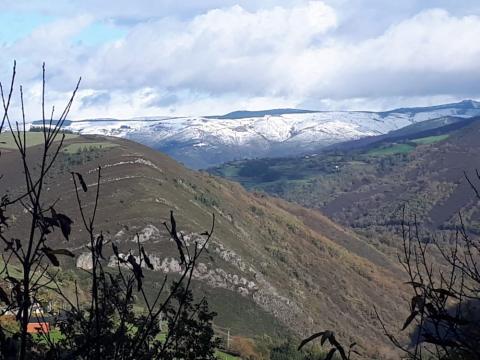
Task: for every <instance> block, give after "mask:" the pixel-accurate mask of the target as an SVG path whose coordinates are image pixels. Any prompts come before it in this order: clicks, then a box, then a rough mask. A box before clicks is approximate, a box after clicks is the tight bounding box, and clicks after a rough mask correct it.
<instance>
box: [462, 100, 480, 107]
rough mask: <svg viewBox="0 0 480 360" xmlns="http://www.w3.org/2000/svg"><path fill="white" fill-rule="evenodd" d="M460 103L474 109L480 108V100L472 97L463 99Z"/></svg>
mask: <svg viewBox="0 0 480 360" xmlns="http://www.w3.org/2000/svg"><path fill="white" fill-rule="evenodd" d="M460 104H462V105H463V106H466V107H470V108H474V109H478V108H480V102H478V101H475V100H471V99H467V100H463V101H461V102H460Z"/></svg>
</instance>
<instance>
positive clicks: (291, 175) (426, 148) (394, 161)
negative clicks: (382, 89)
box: [213, 122, 480, 244]
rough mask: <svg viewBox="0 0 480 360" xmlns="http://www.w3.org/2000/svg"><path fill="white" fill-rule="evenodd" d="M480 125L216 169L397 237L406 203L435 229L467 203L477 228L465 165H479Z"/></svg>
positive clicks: (375, 234) (366, 228)
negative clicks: (395, 231)
mask: <svg viewBox="0 0 480 360" xmlns="http://www.w3.org/2000/svg"><path fill="white" fill-rule="evenodd" d="M479 129H480V125H479V124H478V122H473V123H472V124H471V125H469V126H468V127H465V128H462V129H460V130H455V131H452V132H451V133H448V134H442V135H437V136H428V137H424V138H419V139H414V140H404V141H403V142H395V143H388V142H383V143H380V144H375V145H374V147H373V148H372V146H367V147H364V148H362V149H355V150H343V151H336V152H329V153H322V154H319V155H317V156H306V157H303V158H291V159H288V158H286V159H268V160H255V161H253V160H252V161H243V162H236V163H229V164H226V165H225V166H223V167H220V168H217V169H214V170H213V172H214V173H215V174H219V175H223V176H225V177H228V178H230V179H233V180H237V181H240V182H241V183H243V184H244V185H245V186H247V187H249V188H252V189H259V190H262V191H266V192H267V193H270V194H274V195H277V196H280V197H283V198H285V199H288V200H291V201H295V202H298V203H300V204H302V205H305V206H308V207H311V208H318V209H321V210H322V211H323V212H325V213H326V214H328V215H329V216H331V217H332V218H334V219H336V220H337V221H340V222H342V223H344V224H347V225H349V226H353V227H354V228H356V229H357V230H360V231H361V232H362V233H363V234H367V235H369V236H371V237H372V238H376V239H379V238H380V239H381V241H382V242H384V243H387V244H392V241H394V240H392V238H391V233H390V230H391V228H390V225H391V224H394V223H398V221H399V219H400V217H401V212H400V209H401V207H402V205H403V204H406V205H407V210H408V214H414V213H415V214H417V215H418V217H419V219H420V220H421V221H422V222H425V223H426V224H428V225H429V226H432V227H433V228H438V227H443V228H445V227H447V228H448V227H449V226H452V224H454V223H455V222H456V215H457V214H458V211H459V210H462V212H463V213H464V215H465V217H466V218H467V219H468V222H469V224H470V225H471V229H472V230H475V227H476V225H477V224H478V223H479V214H476V212H475V211H474V210H473V208H472V205H473V201H472V193H471V191H470V190H469V189H468V184H467V182H466V181H465V179H464V177H463V171H464V170H465V171H467V172H471V171H472V170H473V169H475V168H478V161H477V160H476V156H475V154H476V153H477V152H478V146H479V144H478V141H477V140H475V139H478V135H479ZM379 232H380V233H382V234H383V235H381V236H378V233H379Z"/></svg>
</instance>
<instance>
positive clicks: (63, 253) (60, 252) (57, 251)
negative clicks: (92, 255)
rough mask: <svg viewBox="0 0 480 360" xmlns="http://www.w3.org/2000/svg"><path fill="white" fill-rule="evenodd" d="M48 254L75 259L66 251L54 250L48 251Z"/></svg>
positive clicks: (72, 254) (73, 255)
mask: <svg viewBox="0 0 480 360" xmlns="http://www.w3.org/2000/svg"><path fill="white" fill-rule="evenodd" d="M49 252H50V254H54V255H65V256H70V257H72V258H73V257H75V254H74V253H72V252H71V251H70V250H67V249H56V250H52V249H50V250H49Z"/></svg>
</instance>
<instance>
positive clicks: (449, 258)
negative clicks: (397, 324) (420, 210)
mask: <svg viewBox="0 0 480 360" xmlns="http://www.w3.org/2000/svg"><path fill="white" fill-rule="evenodd" d="M465 177H466V179H467V181H468V182H469V183H470V185H471V187H472V189H473V190H474V192H475V195H476V197H477V198H478V199H480V194H479V192H478V191H477V186H476V185H475V184H474V182H473V181H472V180H471V179H470V178H469V177H468V176H467V175H466V174H465ZM476 178H477V179H476V180H480V175H479V173H478V172H477V173H476ZM458 218H459V225H458V227H457V230H456V231H455V232H454V233H453V234H451V236H450V239H448V240H451V241H445V240H446V239H445V237H442V238H438V237H437V236H435V235H433V234H426V235H425V234H422V231H421V229H420V228H419V225H418V222H417V220H416V218H414V219H412V221H410V222H408V221H406V219H405V215H404V216H403V221H402V238H403V253H402V254H401V256H399V260H400V263H401V265H402V266H403V268H404V270H405V272H406V273H407V275H408V277H409V281H408V282H407V284H408V285H409V286H410V288H411V289H412V293H413V296H412V298H411V301H410V306H409V307H410V315H409V316H408V318H407V319H406V320H405V322H404V324H403V326H402V331H404V330H407V329H411V328H412V326H414V328H413V332H412V334H411V341H410V342H409V343H407V344H405V343H404V342H403V343H402V342H401V341H400V340H399V339H398V337H397V336H395V335H394V334H393V333H392V332H391V330H388V329H387V328H386V326H385V324H384V323H383V322H382V321H381V324H382V327H383V330H384V332H385V334H386V335H387V336H388V338H389V339H390V340H391V342H392V343H393V344H394V345H395V346H396V347H397V348H399V349H400V350H401V351H403V352H404V354H405V355H406V356H407V357H408V358H411V359H426V358H433V359H468V360H470V359H479V358H480V326H479V321H480V308H479V306H480V267H479V265H480V264H479V261H480V241H479V239H478V238H475V237H473V236H472V235H470V234H469V233H468V232H467V230H466V226H465V224H464V221H463V218H462V216H461V214H459V215H458ZM377 316H378V318H379V319H380V320H381V318H380V315H379V314H378V312H377Z"/></svg>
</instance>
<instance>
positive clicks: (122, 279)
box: [0, 64, 217, 360]
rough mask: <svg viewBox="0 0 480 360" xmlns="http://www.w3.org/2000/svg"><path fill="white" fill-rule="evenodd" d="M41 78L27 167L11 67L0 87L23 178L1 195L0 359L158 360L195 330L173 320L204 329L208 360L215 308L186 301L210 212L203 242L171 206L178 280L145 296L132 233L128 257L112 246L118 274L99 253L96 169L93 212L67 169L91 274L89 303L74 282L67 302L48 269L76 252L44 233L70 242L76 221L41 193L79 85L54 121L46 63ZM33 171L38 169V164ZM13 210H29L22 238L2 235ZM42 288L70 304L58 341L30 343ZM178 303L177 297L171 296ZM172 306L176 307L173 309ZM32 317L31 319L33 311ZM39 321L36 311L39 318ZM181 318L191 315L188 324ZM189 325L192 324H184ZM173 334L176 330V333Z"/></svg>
mask: <svg viewBox="0 0 480 360" xmlns="http://www.w3.org/2000/svg"><path fill="white" fill-rule="evenodd" d="M42 74H43V77H42V80H43V81H42V85H43V86H42V129H41V133H42V134H43V142H42V145H41V149H42V150H41V157H40V163H39V164H32V160H31V159H30V156H29V155H30V153H29V149H28V146H27V145H28V144H27V141H28V137H27V132H26V120H25V107H24V100H23V90H22V87H21V86H20V88H19V93H20V107H21V114H22V120H21V122H20V123H18V122H13V121H12V120H11V118H10V115H9V108H10V104H11V99H12V95H13V93H14V85H15V75H16V66H15V64H14V67H13V73H12V78H11V83H10V88H9V91H8V93H4V88H3V86H2V84H1V83H0V90H1V97H2V103H3V109H4V115H3V119H2V122H1V124H0V133H1V132H2V130H3V129H4V127H5V125H6V126H7V127H8V131H9V132H10V134H11V136H12V138H13V141H14V142H15V145H16V149H17V150H18V153H19V155H20V162H21V166H22V169H23V174H24V179H23V183H24V191H23V192H22V193H21V194H19V195H18V196H16V197H15V198H12V199H11V198H10V197H9V196H7V195H4V196H3V197H2V198H1V202H0V239H1V241H2V242H3V245H4V246H5V250H4V251H3V253H2V259H3V267H2V269H1V271H0V280H1V283H2V284H3V285H2V287H0V302H1V303H3V304H4V305H5V306H4V307H3V309H2V314H6V313H14V314H15V320H16V322H17V323H18V331H12V330H11V329H8V328H6V327H5V326H2V325H1V324H0V347H1V352H0V353H1V354H0V358H5V359H20V360H24V359H27V358H28V359H31V358H46V357H48V358H49V359H56V358H58V359H64V358H68V359H162V358H165V357H166V355H167V354H168V353H175V349H176V348H177V347H179V346H180V344H182V342H183V343H184V341H185V339H181V338H179V337H180V336H182V334H190V335H191V334H195V332H193V331H190V332H188V331H187V332H185V331H183V332H180V331H177V326H182V327H188V326H201V327H202V329H204V333H202V335H205V332H206V334H207V335H205V337H204V339H203V340H204V343H203V345H202V351H203V353H202V352H201V351H200V349H195V350H198V351H199V354H200V353H202V354H203V355H202V356H203V358H204V359H213V356H214V355H213V351H214V348H215V346H216V345H217V340H216V338H215V336H214V334H213V331H211V327H212V323H211V320H212V318H213V316H214V315H215V314H214V313H211V312H209V310H208V304H207V303H206V300H205V299H202V301H201V302H200V303H198V304H192V301H193V299H192V297H191V290H190V287H191V282H192V276H193V272H194V269H195V266H196V264H197V261H198V259H199V257H200V255H201V254H202V252H203V251H204V250H205V248H206V246H207V244H208V242H209V240H210V238H211V236H212V234H213V230H214V224H215V221H214V220H215V218H214V217H213V220H212V226H211V229H210V230H208V231H205V232H203V233H202V235H201V236H202V239H201V241H199V242H196V243H195V244H193V245H190V246H189V245H188V244H187V242H186V241H185V239H184V238H183V235H182V233H181V232H179V231H178V229H177V224H176V221H175V217H174V214H173V212H171V214H170V221H169V223H166V222H165V223H164V226H165V228H166V229H167V230H168V233H169V236H170V237H171V238H172V239H173V240H174V242H175V243H176V246H177V248H178V256H179V259H180V263H181V266H182V273H181V275H180V278H179V279H177V281H176V282H174V283H173V285H172V286H171V287H169V286H168V281H167V277H164V279H163V283H162V285H161V287H160V289H159V290H158V292H157V293H156V295H155V296H153V298H152V297H149V296H147V294H146V292H145V291H144V287H143V282H144V274H143V268H144V267H147V268H150V269H153V266H152V263H151V261H150V259H149V257H148V255H147V253H146V251H145V249H144V248H143V246H142V245H141V243H140V241H139V239H138V236H137V248H136V249H131V250H130V251H129V252H128V253H127V254H122V253H120V251H119V249H118V248H117V246H116V245H115V243H113V242H112V243H111V247H112V251H113V253H114V256H115V259H116V269H115V271H113V270H109V269H107V264H108V262H107V259H106V257H105V256H104V251H105V250H104V248H105V245H106V241H105V240H104V237H103V234H102V232H101V231H99V229H97V228H96V226H95V220H96V215H97V209H98V206H99V203H100V200H101V184H102V182H101V179H102V176H101V174H102V173H101V168H98V171H97V175H98V176H97V182H96V191H95V192H94V194H93V197H94V205H93V207H92V208H91V209H87V208H86V207H85V206H84V197H86V196H88V195H89V194H90V193H88V190H89V189H88V187H87V185H86V184H85V181H84V179H83V176H82V175H81V174H80V173H76V172H75V173H72V182H73V188H74V191H75V195H76V201H77V205H78V209H79V211H80V215H81V222H82V224H83V228H84V229H85V230H86V232H87V234H88V239H89V245H88V249H89V252H90V258H91V270H89V271H87V272H88V275H89V281H90V291H89V301H88V303H85V302H82V301H80V300H79V296H78V293H79V289H78V284H77V283H75V293H76V299H75V300H73V301H72V300H71V299H70V298H69V297H68V296H67V295H66V294H65V291H64V289H63V288H62V285H61V283H60V282H59V281H58V277H57V275H58V271H55V270H53V271H52V269H55V268H58V266H59V265H60V261H59V257H61V256H67V257H74V256H75V255H74V254H73V253H72V252H71V251H70V250H68V249H59V248H56V247H55V245H56V244H55V243H54V242H53V240H52V239H51V234H53V233H54V232H55V231H57V232H58V231H60V232H61V233H62V235H63V237H64V238H65V239H66V240H68V239H69V238H70V237H71V236H72V234H71V231H72V228H71V226H72V223H73V220H72V219H71V218H70V217H69V216H67V215H66V214H63V213H62V212H61V211H60V209H58V208H57V204H56V203H55V202H54V203H48V201H47V200H46V199H45V196H44V188H45V184H46V179H47V175H48V174H49V172H50V171H51V169H52V167H53V165H54V163H55V161H56V159H57V157H58V155H59V153H60V150H61V149H62V146H63V143H64V140H65V134H63V133H62V131H61V129H62V126H63V124H64V122H65V120H66V119H67V116H68V114H69V111H70V108H71V106H72V103H73V101H74V98H75V95H76V93H77V90H78V88H79V85H80V79H79V81H78V82H77V84H76V86H75V88H74V91H73V92H72V95H71V97H70V99H69V100H68V101H67V104H66V106H65V108H64V109H63V111H62V112H61V114H60V116H59V117H58V118H57V119H56V120H54V115H55V109H54V108H52V110H51V113H50V114H51V115H50V117H49V118H47V117H46V115H45V65H43V72H42ZM37 166H38V168H39V170H35V169H34V168H35V167H37ZM13 206H21V207H23V209H25V212H26V213H27V214H28V219H29V226H28V227H25V228H24V229H23V230H24V232H25V233H24V234H23V235H22V236H16V237H11V236H10V235H9V216H8V215H9V211H10V209H11V207H13ZM12 267H18V268H19V269H20V271H21V277H18V276H17V277H16V276H13V275H12V274H11V273H10V272H11V269H12ZM42 291H48V292H50V293H54V294H56V296H58V297H59V298H61V299H63V300H64V301H65V302H66V303H67V304H68V309H67V311H66V312H65V313H64V314H63V315H64V316H63V320H62V322H61V325H60V329H61V331H62V338H61V339H60V340H57V341H55V340H54V339H52V337H51V335H50V333H49V332H46V331H43V332H41V333H40V336H41V337H42V340H43V341H37V340H35V339H33V338H32V337H31V336H30V335H29V334H28V331H27V327H28V324H29V321H30V320H31V318H32V316H35V315H33V314H32V308H33V306H34V304H35V303H37V302H38V301H39V294H40V293H41V292H42ZM173 300H175V301H173ZM135 301H138V302H140V303H142V304H143V305H144V306H145V312H143V313H138V312H136V311H134V309H133V304H134V303H135ZM174 303H175V304H177V305H176V306H174ZM167 311H168V314H170V318H169V331H168V332H167V333H166V335H165V338H164V339H162V338H161V330H162V329H161V328H160V326H159V319H160V317H161V316H162V315H163V314H165V313H167ZM37 316H38V315H37ZM40 316H41V317H43V316H44V315H43V314H40ZM185 316H188V318H190V319H197V321H196V322H190V323H188V324H186V323H185V321H183V322H181V321H180V320H182V319H183V320H185ZM189 324H190V325H189ZM178 334H180V335H178Z"/></svg>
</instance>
